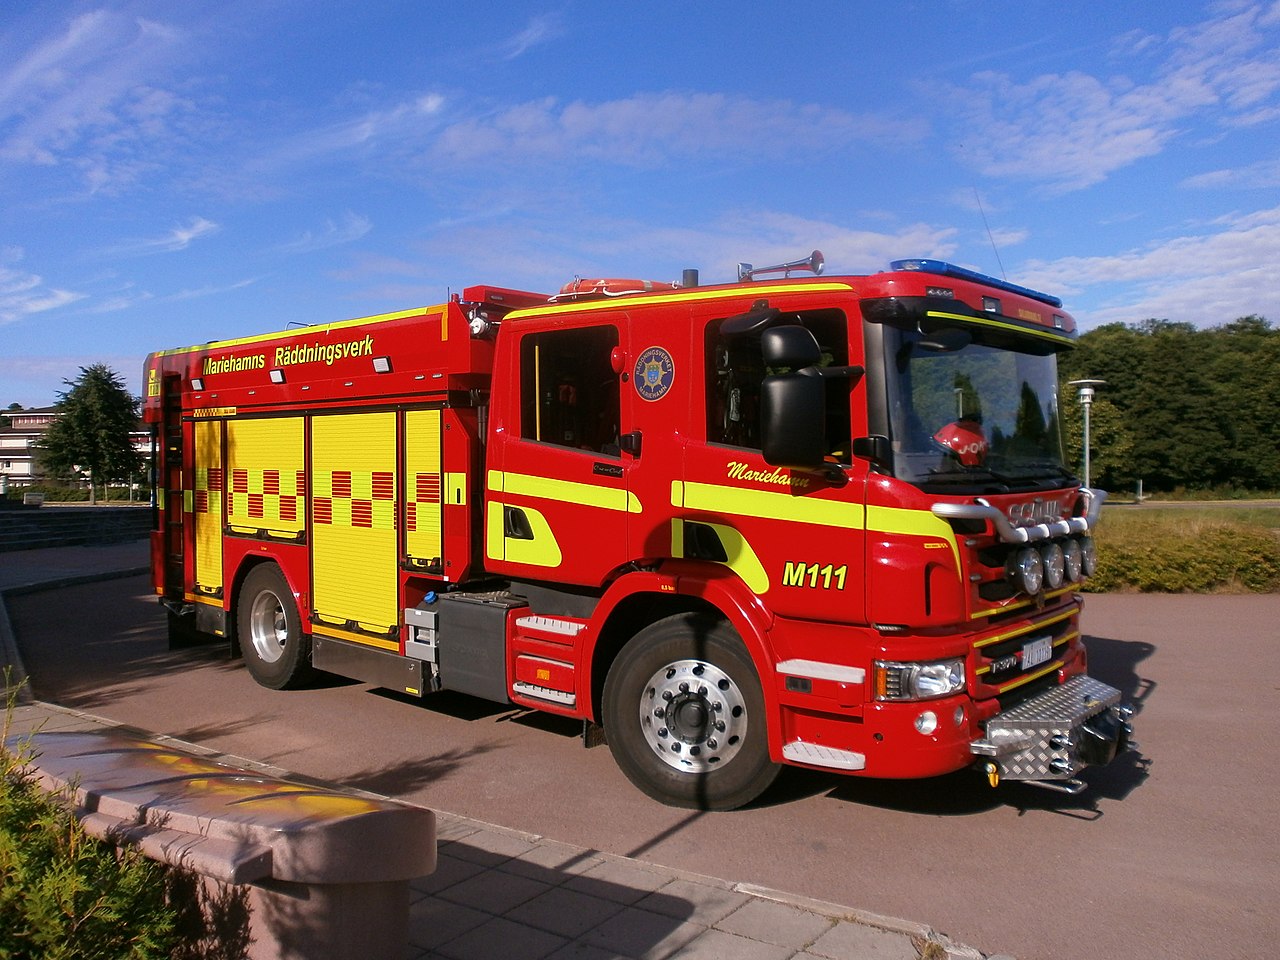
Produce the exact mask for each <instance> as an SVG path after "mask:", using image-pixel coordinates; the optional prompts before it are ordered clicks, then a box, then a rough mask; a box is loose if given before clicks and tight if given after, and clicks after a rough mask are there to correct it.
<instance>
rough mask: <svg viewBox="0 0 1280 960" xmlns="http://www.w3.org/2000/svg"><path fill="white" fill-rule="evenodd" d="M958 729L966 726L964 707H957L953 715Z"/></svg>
mask: <svg viewBox="0 0 1280 960" xmlns="http://www.w3.org/2000/svg"><path fill="white" fill-rule="evenodd" d="M952 719H953V720H955V723H956V726H957V727H963V726H964V707H956V712H955V713H954V714H953V715H952Z"/></svg>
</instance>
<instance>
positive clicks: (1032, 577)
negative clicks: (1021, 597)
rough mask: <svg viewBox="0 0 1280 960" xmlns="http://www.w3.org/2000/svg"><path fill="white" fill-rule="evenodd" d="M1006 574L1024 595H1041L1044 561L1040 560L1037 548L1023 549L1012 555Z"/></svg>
mask: <svg viewBox="0 0 1280 960" xmlns="http://www.w3.org/2000/svg"><path fill="white" fill-rule="evenodd" d="M1006 573H1007V574H1008V576H1009V579H1010V580H1012V581H1013V583H1014V585H1015V586H1017V587H1018V588H1019V589H1020V590H1022V591H1023V592H1024V593H1030V594H1037V593H1039V592H1040V587H1041V585H1042V584H1043V583H1044V561H1043V560H1042V559H1041V558H1040V551H1039V550H1037V549H1035V547H1023V548H1022V549H1021V550H1019V551H1018V552H1017V553H1015V554H1012V555H1011V556H1010V557H1009V567H1008V569H1007V571H1006Z"/></svg>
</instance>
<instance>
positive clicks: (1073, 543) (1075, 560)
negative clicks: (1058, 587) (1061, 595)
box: [1062, 540, 1084, 583]
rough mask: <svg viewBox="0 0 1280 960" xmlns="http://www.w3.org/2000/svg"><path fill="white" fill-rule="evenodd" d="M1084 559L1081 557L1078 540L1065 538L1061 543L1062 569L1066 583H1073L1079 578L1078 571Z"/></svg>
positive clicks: (1081, 567)
mask: <svg viewBox="0 0 1280 960" xmlns="http://www.w3.org/2000/svg"><path fill="white" fill-rule="evenodd" d="M1083 564H1084V561H1083V559H1082V557H1081V551H1080V541H1079V540H1067V541H1065V542H1063V544H1062V569H1063V572H1064V573H1065V574H1066V575H1067V582H1068V583H1075V582H1076V581H1077V580H1079V579H1080V572H1081V570H1082V569H1083Z"/></svg>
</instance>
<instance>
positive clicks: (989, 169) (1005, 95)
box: [951, 5, 1280, 190]
mask: <svg viewBox="0 0 1280 960" xmlns="http://www.w3.org/2000/svg"><path fill="white" fill-rule="evenodd" d="M1274 19H1275V18H1274V8H1272V9H1271V10H1270V11H1268V10H1265V9H1264V8H1263V7H1262V6H1260V5H1252V6H1249V7H1248V8H1246V9H1244V10H1242V11H1241V12H1239V13H1236V14H1234V15H1231V16H1224V17H1220V18H1217V19H1211V20H1206V21H1204V22H1203V23H1200V24H1196V25H1194V26H1192V27H1187V28H1178V29H1176V30H1174V31H1173V32H1172V33H1170V35H1169V36H1168V37H1163V38H1157V37H1153V36H1151V35H1149V34H1139V33H1130V34H1126V35H1124V36H1123V37H1121V38H1119V41H1118V42H1117V49H1126V50H1128V51H1129V52H1130V53H1131V54H1133V55H1137V54H1138V53H1141V54H1142V55H1144V56H1160V57H1162V60H1161V61H1160V63H1159V66H1158V68H1157V70H1156V74H1155V76H1154V78H1153V79H1152V81H1151V82H1149V83H1137V82H1134V81H1133V80H1131V79H1130V78H1128V77H1126V76H1123V75H1121V76H1115V77H1107V78H1100V77H1096V76H1091V75H1088V74H1085V73H1081V72H1078V71H1077V72H1071V73H1065V74H1045V75H1041V76H1038V77H1035V78H1033V79H1031V80H1029V81H1026V82H1017V81H1015V80H1013V79H1012V78H1010V77H1009V76H1008V75H1007V74H1004V73H998V72H992V71H988V72H984V73H980V74H977V75H975V76H974V77H973V78H972V80H971V82H970V83H969V84H968V86H967V88H966V89H959V88H956V89H953V90H952V91H951V92H952V99H953V102H954V103H955V107H956V111H957V115H958V118H959V121H960V124H961V126H962V128H963V130H964V131H965V133H964V135H963V136H962V138H961V139H962V141H963V143H962V146H961V147H960V148H959V149H958V151H957V152H958V153H959V154H960V155H961V156H962V158H963V159H964V160H965V161H966V162H968V163H969V164H971V165H972V166H974V167H976V168H977V169H978V170H979V171H981V172H982V173H983V174H985V175H987V176H992V177H1014V178H1019V179H1026V180H1034V181H1039V182H1043V183H1047V184H1050V185H1052V186H1054V187H1055V188H1057V189H1059V190H1077V189H1082V188H1084V187H1088V186H1091V185H1093V184H1096V183H1099V182H1101V181H1102V180H1105V179H1106V178H1107V177H1108V176H1109V175H1110V174H1112V173H1113V172H1115V171H1116V170H1119V169H1121V168H1123V167H1126V166H1128V165H1130V164H1132V163H1135V162H1136V161H1138V160H1141V159H1143V158H1146V157H1150V156H1154V155H1156V154H1158V153H1160V152H1161V151H1163V150H1165V149H1166V148H1167V147H1168V146H1169V145H1170V143H1172V142H1173V141H1174V140H1175V138H1177V137H1179V136H1180V135H1181V134H1182V130H1181V123H1182V121H1185V120H1187V119H1188V118H1190V117H1192V116H1193V115H1198V114H1207V113H1208V112H1209V111H1212V114H1211V117H1210V119H1211V120H1212V121H1213V122H1215V123H1218V124H1221V125H1222V126H1223V127H1231V126H1239V125H1245V124H1250V125H1256V124H1258V123H1262V122H1265V121H1267V120H1268V119H1271V118H1273V117H1274V116H1275V115H1276V111H1277V110H1278V109H1280V104H1277V103H1276V99H1277V93H1278V92H1280V48H1278V45H1277V41H1276V37H1275V36H1274V35H1273V34H1272V33H1271V30H1272V28H1273V26H1274V22H1273V21H1274Z"/></svg>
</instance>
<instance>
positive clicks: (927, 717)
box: [916, 710, 938, 737]
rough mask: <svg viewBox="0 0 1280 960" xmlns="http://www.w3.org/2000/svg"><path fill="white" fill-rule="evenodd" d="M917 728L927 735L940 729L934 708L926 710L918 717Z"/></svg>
mask: <svg viewBox="0 0 1280 960" xmlns="http://www.w3.org/2000/svg"><path fill="white" fill-rule="evenodd" d="M916 729H917V730H918V731H920V732H921V733H923V734H924V735H925V736H926V737H927V736H928V735H929V734H931V733H933V731H935V730H937V729H938V715H937V714H936V713H934V712H933V711H932V710H926V711H925V712H924V713H922V714H920V716H918V717H916Z"/></svg>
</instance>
